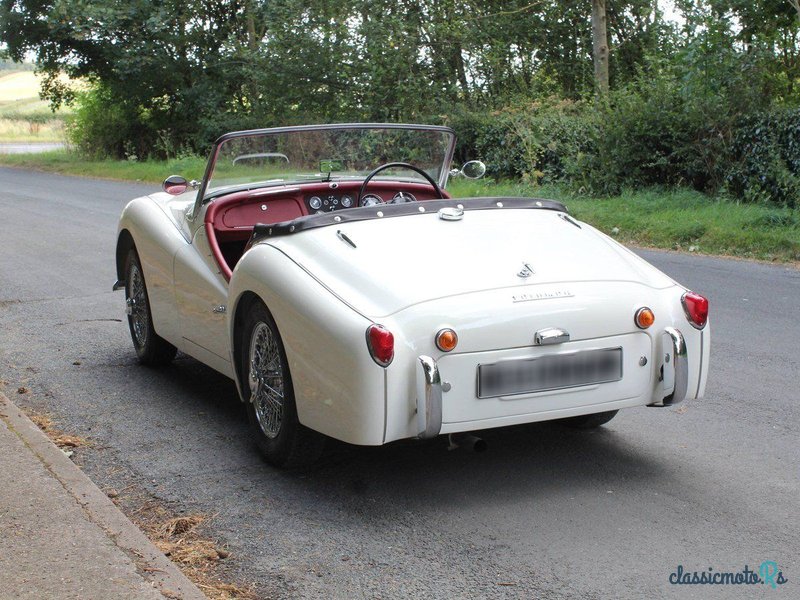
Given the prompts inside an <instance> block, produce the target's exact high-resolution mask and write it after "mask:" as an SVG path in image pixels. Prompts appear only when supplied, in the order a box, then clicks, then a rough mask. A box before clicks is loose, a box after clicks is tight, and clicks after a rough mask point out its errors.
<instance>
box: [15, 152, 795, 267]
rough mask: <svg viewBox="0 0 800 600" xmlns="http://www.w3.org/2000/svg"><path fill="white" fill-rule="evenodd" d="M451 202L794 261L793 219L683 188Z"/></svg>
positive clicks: (631, 239) (92, 169) (28, 163)
mask: <svg viewBox="0 0 800 600" xmlns="http://www.w3.org/2000/svg"><path fill="white" fill-rule="evenodd" d="M205 162H206V160H205V158H201V157H185V158H178V159H172V160H168V161H136V162H134V161H114V160H84V159H82V158H81V157H79V156H77V155H76V154H74V153H69V152H64V151H58V152H48V153H42V154H17V155H0V165H7V166H16V167H24V168H29V169H38V170H44V171H51V172H55V173H63V174H69V175H81V176H86V177H104V178H108V179H119V180H125V181H140V182H146V183H153V184H159V183H160V182H161V181H163V179H164V178H165V177H166V176H167V175H171V174H174V173H177V174H181V175H183V176H184V177H186V178H187V179H200V178H201V177H202V175H203V170H204V167H205ZM448 190H449V191H450V193H451V194H453V195H454V196H456V197H469V196H535V197H540V198H552V199H555V200H559V201H561V202H563V203H564V204H566V205H567V207H568V208H569V210H570V212H571V213H572V214H573V215H575V216H576V217H577V218H578V219H580V220H582V221H586V222H587V223H590V224H591V225H593V226H595V227H597V228H598V229H600V230H601V231H603V232H605V233H608V234H610V235H612V236H614V237H615V238H616V239H618V240H619V241H621V242H623V243H626V244H634V245H639V246H649V247H654V248H667V249H672V250H685V251H689V252H697V253H701V254H719V255H726V256H737V257H742V258H753V259H758V260H767V261H777V262H795V261H800V212H798V211H797V210H796V209H795V210H792V209H785V208H778V207H772V206H765V205H759V204H741V203H737V202H735V201H732V200H730V199H726V198H714V197H710V196H706V195H704V194H701V193H699V192H696V191H694V190H688V189H648V190H637V191H628V192H624V193H622V194H620V195H618V196H612V197H608V198H592V197H588V196H585V195H579V194H573V193H570V192H569V191H568V190H567V189H566V188H564V187H560V186H532V185H529V184H524V183H507V182H499V183H497V182H492V181H487V180H480V181H468V180H454V181H452V182H451V183H450V185H449V187H448Z"/></svg>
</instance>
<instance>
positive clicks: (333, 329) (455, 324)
mask: <svg viewBox="0 0 800 600" xmlns="http://www.w3.org/2000/svg"><path fill="white" fill-rule="evenodd" d="M454 145H455V135H454V133H453V131H452V130H450V129H448V128H446V127H434V126H422V125H387V124H358V125H319V126H310V127H284V128H274V129H263V130H254V131H243V132H235V133H229V134H227V135H224V136H222V137H221V138H219V139H218V140H217V141H216V143H215V144H214V147H213V150H212V152H211V158H210V160H209V162H208V166H207V168H206V171H205V176H204V177H203V180H202V181H191V182H187V181H186V180H185V179H183V178H181V177H178V176H172V177H169V178H168V179H167V180H166V181H165V182H164V193H157V194H153V195H151V196H147V197H143V198H137V199H135V200H133V201H131V202H130V203H129V204H128V205H127V206H126V207H125V209H124V211H123V213H122V217H121V219H120V221H119V237H118V242H117V251H116V265H117V274H118V281H117V282H116V284H115V286H114V289H121V288H124V290H125V296H126V303H127V314H128V322H129V325H130V332H131V337H132V338H133V344H134V347H135V348H136V352H137V354H138V357H139V360H140V361H141V362H142V363H144V364H147V365H159V364H164V363H167V362H169V361H170V360H172V358H173V357H174V356H175V353H176V350H177V349H180V350H181V351H182V352H185V353H186V354H189V355H191V356H193V357H194V358H196V359H197V360H199V361H201V362H203V363H205V364H206V365H208V366H210V367H212V368H214V369H216V370H217V371H219V372H221V373H223V374H225V375H227V376H228V377H230V378H232V379H233V380H234V381H235V382H236V385H237V387H238V390H239V394H240V396H241V399H242V401H243V402H244V403H245V404H246V406H247V410H248V414H249V415H250V419H251V421H252V423H253V426H254V428H255V431H256V432H257V437H258V440H259V444H260V446H261V448H262V450H263V451H264V453H265V455H266V457H267V459H268V460H269V461H271V462H272V463H274V464H276V465H280V466H292V465H298V464H302V463H307V462H309V461H311V460H313V459H314V458H315V457H316V456H318V455H319V453H320V452H321V450H322V447H323V442H324V440H325V438H326V436H327V437H332V438H336V439H339V440H343V441H345V442H349V443H352V444H362V445H379V444H386V443H388V442H391V441H393V440H399V439H404V438H415V437H416V438H433V437H435V436H438V435H440V434H456V433H463V432H469V431H474V430H480V429H487V428H492V427H501V426H507V425H514V424H518V423H529V422H533V421H544V420H554V419H559V420H562V421H563V422H565V423H567V424H571V425H574V426H577V427H597V426H599V425H602V424H603V423H605V422H607V421H609V420H610V419H611V418H612V417H613V416H614V415H615V414H616V413H617V411H618V410H619V409H621V408H627V407H633V406H640V405H647V406H670V405H674V404H676V403H678V402H681V401H682V400H684V399H685V398H699V397H701V396H702V395H703V391H704V388H705V385H706V374H707V370H708V357H709V342H710V338H709V335H710V334H709V329H710V328H709V325H708V301H707V300H706V299H705V298H704V297H703V296H701V295H699V294H696V293H694V292H691V291H688V290H686V289H685V288H684V287H682V286H681V285H679V284H677V283H675V282H674V281H673V280H672V279H670V278H669V277H667V276H666V275H664V274H663V273H661V272H660V271H658V270H657V269H655V268H654V267H652V266H651V265H649V264H648V263H646V262H645V261H644V260H642V259H641V258H639V257H637V256H636V255H635V254H633V253H632V252H630V251H629V250H627V249H625V248H624V247H622V246H620V245H619V244H618V243H616V242H615V241H614V240H612V239H610V238H609V237H607V236H605V235H603V234H602V233H600V232H599V231H597V230H596V229H594V228H593V227H591V226H589V225H587V224H586V223H582V222H580V221H578V220H576V219H575V218H573V217H572V216H570V214H569V213H568V212H567V209H566V208H565V207H564V206H563V205H561V204H560V203H558V202H554V201H551V200H544V199H536V198H499V197H498V198H494V197H492V198H458V199H456V198H451V197H450V196H449V194H448V193H447V192H446V191H445V186H446V184H447V181H448V177H450V176H455V175H460V176H471V177H475V176H480V175H481V174H482V172H483V170H484V169H485V167H483V165H482V163H479V162H477V161H471V162H470V163H467V164H466V165H465V167H464V168H463V169H461V170H460V171H456V170H454V171H451V170H450V163H451V160H452V157H453V149H454Z"/></svg>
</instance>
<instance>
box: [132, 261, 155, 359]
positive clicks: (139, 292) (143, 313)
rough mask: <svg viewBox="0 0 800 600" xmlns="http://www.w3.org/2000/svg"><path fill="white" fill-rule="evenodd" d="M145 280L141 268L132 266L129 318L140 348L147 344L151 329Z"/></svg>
mask: <svg viewBox="0 0 800 600" xmlns="http://www.w3.org/2000/svg"><path fill="white" fill-rule="evenodd" d="M145 294H146V293H145V288H144V279H143V278H142V273H141V271H139V266H138V265H136V264H132V265H131V266H130V271H129V287H128V298H127V305H128V317H129V318H130V320H131V329H132V330H133V336H134V338H135V342H136V344H137V345H138V346H139V347H144V346H145V345H146V344H147V336H148V330H149V328H150V313H149V312H148V310H147V297H146V295H145Z"/></svg>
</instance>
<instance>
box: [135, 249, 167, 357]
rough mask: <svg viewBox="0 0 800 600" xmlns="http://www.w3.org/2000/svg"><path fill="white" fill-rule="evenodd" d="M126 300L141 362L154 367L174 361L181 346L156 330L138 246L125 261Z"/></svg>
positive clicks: (137, 353)
mask: <svg viewBox="0 0 800 600" xmlns="http://www.w3.org/2000/svg"><path fill="white" fill-rule="evenodd" d="M125 303H126V312H127V313H128V327H129V328H130V330H131V339H132V340H133V347H134V348H135V349H136V355H137V356H138V357H139V362H140V363H142V364H143V365H149V366H153V367H155V366H160V365H165V364H168V363H169V362H171V361H172V359H173V358H175V353H176V352H177V349H176V348H175V346H173V345H172V344H170V343H169V342H168V341H167V340H165V339H164V338H162V337H161V336H159V335H158V334H157V333H156V330H155V329H153V318H152V312H151V311H150V299H149V297H148V296H147V286H146V285H145V282H144V274H143V272H142V264H141V262H140V261H139V255H138V254H137V253H136V249H135V248H131V250H130V252H128V257H127V258H126V260H125Z"/></svg>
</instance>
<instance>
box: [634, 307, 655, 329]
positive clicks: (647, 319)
mask: <svg viewBox="0 0 800 600" xmlns="http://www.w3.org/2000/svg"><path fill="white" fill-rule="evenodd" d="M633 320H634V321H636V326H637V327H638V328H639V329H647V328H648V327H650V325H652V324H653V323H655V322H656V316H655V315H654V314H653V311H652V310H650V309H649V308H647V307H646V306H645V307H644V308H640V309H639V310H637V311H636V316H635V317H634V318H633Z"/></svg>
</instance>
